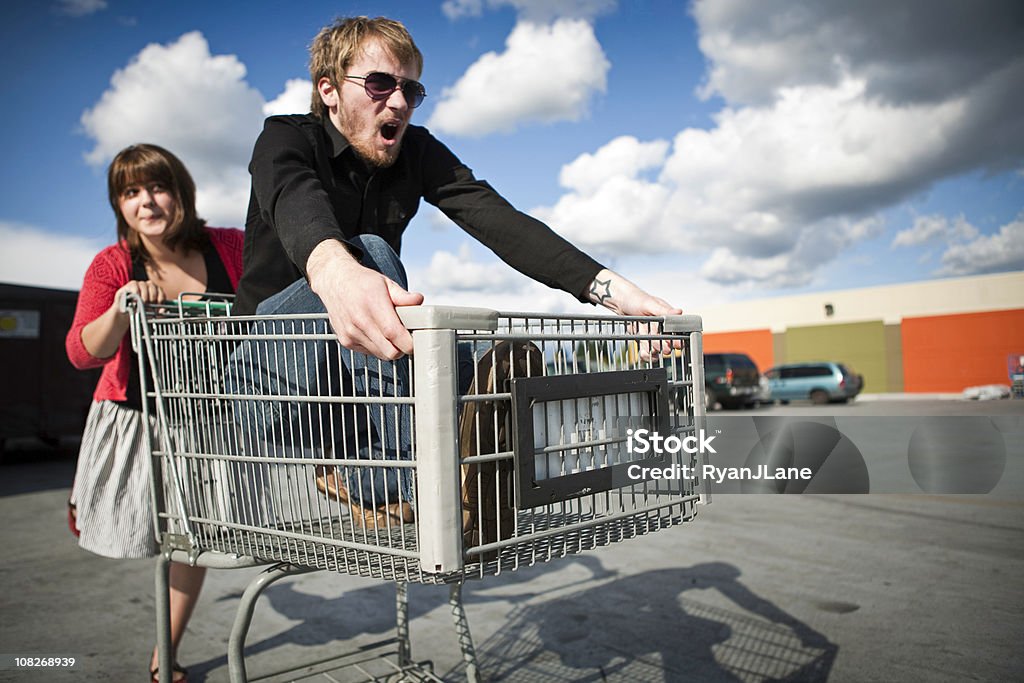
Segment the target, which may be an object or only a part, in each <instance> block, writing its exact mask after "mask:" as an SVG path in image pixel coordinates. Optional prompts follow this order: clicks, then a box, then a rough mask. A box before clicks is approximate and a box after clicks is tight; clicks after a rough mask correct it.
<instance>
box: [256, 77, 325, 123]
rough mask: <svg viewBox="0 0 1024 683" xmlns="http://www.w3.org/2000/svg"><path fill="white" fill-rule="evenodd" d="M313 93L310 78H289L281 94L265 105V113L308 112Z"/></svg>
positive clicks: (271, 114)
mask: <svg viewBox="0 0 1024 683" xmlns="http://www.w3.org/2000/svg"><path fill="white" fill-rule="evenodd" d="M312 93H313V87H312V85H310V81H309V79H308V78H289V79H288V81H287V82H286V83H285V84H284V90H283V91H282V92H281V94H280V95H278V96H277V97H275V98H274V99H272V100H271V101H269V102H267V103H266V104H264V105H263V114H264V116H277V115H278V114H308V113H309V104H310V96H311V95H312Z"/></svg>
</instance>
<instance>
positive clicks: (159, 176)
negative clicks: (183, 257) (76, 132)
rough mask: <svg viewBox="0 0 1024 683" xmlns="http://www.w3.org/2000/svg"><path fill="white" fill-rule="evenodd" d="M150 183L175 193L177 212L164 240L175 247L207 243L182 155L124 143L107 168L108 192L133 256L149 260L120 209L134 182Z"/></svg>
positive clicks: (121, 237) (120, 231)
mask: <svg viewBox="0 0 1024 683" xmlns="http://www.w3.org/2000/svg"><path fill="white" fill-rule="evenodd" d="M148 183H160V184H162V185H163V186H164V187H166V188H167V191H168V192H169V193H170V194H171V196H172V197H174V201H175V210H174V215H172V216H171V217H170V223H169V225H168V226H167V232H166V234H165V236H164V243H165V244H167V246H169V247H171V248H173V249H177V248H178V247H183V248H184V249H185V250H186V251H190V250H193V249H202V248H203V247H204V246H206V243H207V241H208V240H209V238H208V237H207V235H206V230H204V226H205V225H206V221H204V220H203V219H202V218H199V216H197V215H196V184H195V181H193V180H192V176H191V175H190V174H189V172H188V169H186V168H185V164H183V163H181V159H179V158H178V157H176V156H174V155H173V154H171V153H170V152H169V151H167V150H166V149H164V148H163V147H159V146H157V145H150V144H138V145H132V146H130V147H125V148H124V149H122V150H121V151H120V152H118V153H117V156H115V157H114V160H113V161H111V162H110V168H109V169H108V171H107V193H108V194H109V196H110V206H111V208H112V209H114V215H115V216H117V238H118V241H119V242H120V241H122V240H123V241H124V242H127V243H128V248H129V250H130V251H131V253H132V256H140V257H141V258H142V260H143V261H148V260H149V258H150V256H149V254H148V253H147V252H146V248H145V246H144V245H143V244H142V240H141V239H139V234H138V233H137V232H135V231H134V230H132V229H131V228H130V227H129V226H128V222H127V221H125V219H124V215H123V214H122V213H121V195H122V194H123V193H124V191H125V190H126V189H127V188H129V187H132V186H133V185H146V184H148Z"/></svg>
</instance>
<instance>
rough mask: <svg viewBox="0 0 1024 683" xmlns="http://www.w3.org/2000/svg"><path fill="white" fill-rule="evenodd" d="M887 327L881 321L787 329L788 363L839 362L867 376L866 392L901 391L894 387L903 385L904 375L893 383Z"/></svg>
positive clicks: (786, 354) (890, 340)
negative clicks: (891, 379) (887, 351)
mask: <svg viewBox="0 0 1024 683" xmlns="http://www.w3.org/2000/svg"><path fill="white" fill-rule="evenodd" d="M886 327H887V326H886V325H884V324H883V323H882V321H881V320H875V321H870V322H862V323H844V324H839V325H814V326H809V327H791V328H789V329H787V330H786V332H785V346H784V348H785V356H786V360H785V362H787V363H800V362H805V361H822V360H830V361H835V362H838V363H842V364H843V365H845V366H846V367H848V368H850V369H851V370H852V371H853V372H856V373H858V374H861V375H863V376H864V389H863V391H865V392H877V393H881V392H888V391H894V390H896V391H898V390H899V389H893V386H894V385H895V384H898V385H900V386H901V387H902V384H903V381H902V380H903V378H902V377H898V378H893V379H895V380H896V381H895V382H894V383H891V382H890V371H891V370H895V368H891V367H890V365H891V360H890V358H891V357H890V356H889V354H887V353H886V350H887V346H891V345H892V339H891V337H892V334H891V331H890V332H889V333H888V334H887V331H886ZM897 357H899V355H898V354H897Z"/></svg>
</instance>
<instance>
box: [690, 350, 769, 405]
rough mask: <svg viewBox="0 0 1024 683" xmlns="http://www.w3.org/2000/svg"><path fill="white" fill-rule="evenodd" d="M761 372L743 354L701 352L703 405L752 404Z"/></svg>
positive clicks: (758, 393)
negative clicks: (702, 354)
mask: <svg viewBox="0 0 1024 683" xmlns="http://www.w3.org/2000/svg"><path fill="white" fill-rule="evenodd" d="M760 380H761V374H760V373H759V372H758V371H757V365H756V364H755V363H754V361H753V360H751V359H750V356H748V355H747V354H745V353H705V354H704V406H705V409H706V410H708V411H711V410H714V409H715V405H716V404H721V405H722V407H723V408H739V407H742V406H751V405H754V404H755V403H756V402H757V400H758V398H759V396H760V392H761V386H760Z"/></svg>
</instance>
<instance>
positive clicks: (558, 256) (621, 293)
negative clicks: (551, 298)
mask: <svg viewBox="0 0 1024 683" xmlns="http://www.w3.org/2000/svg"><path fill="white" fill-rule="evenodd" d="M310 55H311V58H310V75H311V78H312V90H313V92H312V106H311V108H312V112H311V113H310V114H306V115H301V116H298V115H296V116H273V117H270V118H268V119H267V121H266V123H265V126H264V129H263V132H262V134H261V135H260V136H259V139H258V140H257V141H256V145H255V148H254V150H253V156H252V162H251V164H250V167H249V169H250V172H251V175H252V192H251V197H250V202H249V211H248V218H247V221H246V235H245V269H244V274H243V276H242V279H241V282H240V284H239V287H238V295H237V300H236V305H235V312H236V313H239V314H253V313H257V314H259V315H281V314H296V313H310V312H320V313H323V312H325V311H326V313H327V315H328V317H329V320H330V325H331V327H332V329H333V331H334V333H335V334H336V335H337V338H338V341H339V342H340V343H341V345H342V346H343V347H345V348H346V349H349V350H350V351H352V352H355V353H353V354H350V355H346V356H345V364H346V365H347V366H348V365H350V364H352V363H354V364H356V365H359V367H360V368H362V365H360V363H362V362H363V361H361V360H360V359H359V354H368V355H369V356H376V357H377V358H380V359H385V360H394V359H398V358H400V357H402V356H403V355H405V354H410V353H412V351H413V343H412V336H411V334H410V333H409V332H408V331H407V330H406V328H405V327H404V326H403V325H402V323H401V321H400V320H399V317H398V315H397V313H396V311H395V308H396V307H398V306H409V305H417V304H420V303H422V302H423V296H422V294H419V293H416V292H410V291H408V290H407V283H406V279H405V272H404V269H403V268H402V265H401V262H400V260H399V257H398V254H399V253H400V249H401V241H402V233H403V232H404V230H405V229H406V227H407V226H408V224H409V222H410V220H411V219H412V217H413V215H414V214H415V213H416V210H417V208H418V205H419V202H420V200H421V199H424V200H426V201H427V202H429V203H431V204H433V205H434V206H436V207H437V208H438V209H440V210H441V211H442V212H443V213H444V214H445V215H447V216H448V217H449V218H450V219H452V220H453V221H454V222H455V223H456V224H458V225H459V226H460V227H461V228H462V229H464V230H465V231H467V232H468V233H469V234H471V235H472V236H473V237H475V238H476V239H478V240H479V241H480V242H482V243H483V244H484V245H486V246H487V247H489V248H490V249H491V250H492V251H494V253H495V254H497V255H498V256H499V257H500V258H501V259H502V260H503V261H505V262H506V263H508V264H509V265H511V266H512V267H513V268H515V269H516V270H518V271H520V272H521V273H523V274H525V275H527V276H529V277H531V278H533V279H534V280H537V281H538V282H542V283H544V284H546V285H548V286H551V287H555V288H559V289H562V290H564V291H566V292H567V293H569V294H571V295H572V296H575V297H576V298H578V299H579V300H580V301H583V302H590V303H593V304H599V305H601V306H604V307H605V308H607V309H609V310H611V311H613V312H615V313H619V314H625V315H649V316H660V315H669V314H677V313H680V312H681V311H679V309H676V308H674V307H673V306H671V305H670V304H668V303H667V302H666V301H664V300H662V299H660V298H658V297H655V296H652V295H650V294H648V293H647V292H645V291H643V290H642V289H640V288H639V287H638V286H636V285H635V284H633V283H632V282H630V281H629V280H627V279H626V278H624V277H622V276H621V275H619V274H617V273H615V272H613V271H611V270H608V269H606V268H604V267H603V266H602V265H601V264H600V263H598V262H597V261H595V260H594V259H592V258H591V257H589V256H588V255H586V254H584V253H583V252H582V251H580V250H579V249H577V248H576V247H574V246H573V245H572V244H570V243H569V242H567V241H566V240H564V239H563V238H561V237H560V236H558V235H557V234H556V233H555V232H553V231H552V230H551V229H550V228H549V227H548V226H546V225H544V224H543V223H541V222H540V221H538V220H536V219H534V218H532V217H530V216H528V215H526V214H524V213H522V212H520V211H518V210H516V209H515V208H514V207H513V206H512V205H511V204H509V203H508V202H507V201H506V200H505V199H503V198H502V197H501V195H499V194H498V193H497V192H496V191H495V190H494V189H493V188H492V187H491V186H490V185H488V184H487V183H486V182H484V181H482V180H479V179H477V178H476V177H474V175H473V173H472V171H470V169H469V168H467V167H466V166H465V165H464V164H462V162H461V161H459V159H458V158H457V157H456V156H455V155H454V154H453V153H452V152H451V151H450V150H449V149H448V148H447V147H446V146H445V145H444V144H442V143H441V142H440V141H439V140H437V138H435V137H434V136H433V135H431V134H430V133H429V132H428V131H427V130H426V129H425V128H422V127H419V126H415V125H412V124H411V123H410V120H411V118H412V114H413V110H414V109H415V108H416V107H418V106H419V105H420V104H421V103H422V102H423V99H424V97H425V96H426V92H425V89H424V87H423V85H421V84H420V82H419V80H418V79H419V78H420V76H421V72H422V67H423V57H422V54H421V53H420V51H419V49H418V48H417V47H416V45H415V43H414V42H413V40H412V37H411V36H410V35H409V33H408V31H407V30H406V29H405V27H404V26H403V25H402V24H400V23H398V22H396V21H392V20H389V19H386V18H382V17H379V18H376V19H368V18H366V17H355V18H347V19H339V20H337V21H336V22H335V23H334V24H332V25H330V26H327V27H325V28H324V29H322V30H321V31H320V33H319V34H318V35H317V36H316V38H315V39H314V41H313V44H312V46H311V48H310ZM255 355H256V356H257V358H256V361H257V362H259V359H258V356H259V354H255ZM378 365H380V364H378ZM396 367H397V368H398V370H397V372H398V374H399V375H401V374H402V372H403V371H402V369H401V368H402V366H401V365H400V364H399V365H398V366H396ZM349 369H351V368H349ZM349 374H350V375H351V374H353V373H349ZM355 374H358V373H355ZM381 381H382V382H384V383H390V382H392V381H398V382H399V383H400V381H401V378H399V380H394V379H388V378H384V379H382V380H381ZM292 382H295V383H296V384H298V385H302V384H303V383H304V382H306V380H305V379H303V378H294V377H293V378H290V379H289V380H288V381H287V382H286V384H291V383H292ZM304 390H306V389H305V388H300V389H297V391H304ZM399 422H400V425H399V429H397V430H394V429H391V425H382V426H380V427H379V428H380V429H382V430H383V431H386V432H392V431H398V432H401V431H403V426H402V425H403V424H404V423H405V419H404V418H399ZM405 431H408V430H405ZM348 438H349V440H351V439H352V438H353V437H352V436H351V435H349V436H348ZM405 447H406V444H405V443H404V441H403V443H401V444H397V445H396V448H397V449H398V450H399V451H403V452H404V449H405ZM406 495H407V494H406V493H405V492H403V498H406ZM406 499H407V498H406Z"/></svg>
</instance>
